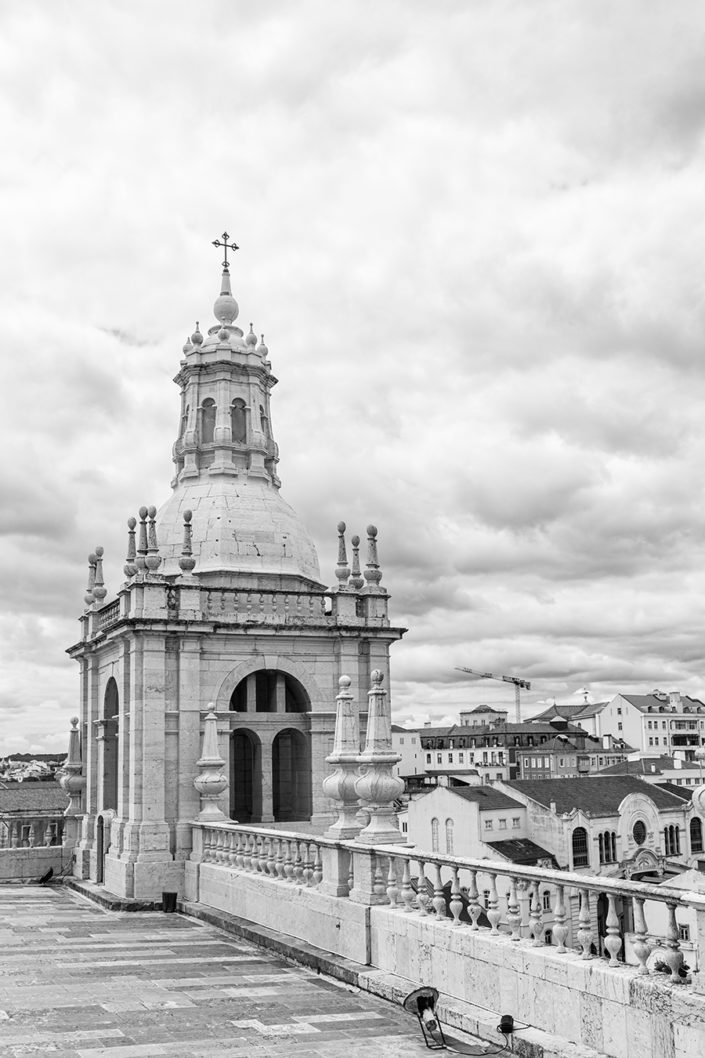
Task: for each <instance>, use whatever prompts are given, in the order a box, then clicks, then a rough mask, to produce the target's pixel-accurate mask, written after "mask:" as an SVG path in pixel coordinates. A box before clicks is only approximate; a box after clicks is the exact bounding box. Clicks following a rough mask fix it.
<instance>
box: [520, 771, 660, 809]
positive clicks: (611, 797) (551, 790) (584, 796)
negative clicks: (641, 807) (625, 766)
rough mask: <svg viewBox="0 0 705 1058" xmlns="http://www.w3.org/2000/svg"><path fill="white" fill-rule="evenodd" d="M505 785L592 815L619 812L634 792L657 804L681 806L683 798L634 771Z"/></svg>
mask: <svg viewBox="0 0 705 1058" xmlns="http://www.w3.org/2000/svg"><path fill="white" fill-rule="evenodd" d="M504 785H505V786H508V787H510V788H511V789H514V790H516V791H517V793H522V794H524V795H525V796H526V797H530V798H531V800H532V801H536V802H537V803H538V804H541V805H545V807H546V808H548V807H550V805H551V802H552V801H555V804H556V811H557V812H558V813H559V814H562V813H563V812H572V811H573V809H574V808H578V809H580V810H582V811H583V812H589V813H590V814H591V815H593V816H611V815H616V813H617V810H618V808H619V806H620V804H621V803H622V801H623V800H624V798H625V797H627V796H628V795H629V794H631V793H640V794H643V795H646V796H647V797H650V798H651V800H652V801H653V802H654V804H655V805H656V807H657V808H679V807H680V806H681V805H680V802H679V801H678V799H677V798H675V797H674V796H673V794H670V793H667V792H666V791H665V790H661V789H659V787H658V786H655V785H649V784H646V783H644V782H643V780H642V779H639V778H637V777H636V776H634V775H609V776H608V775H593V776H591V777H589V778H579V779H507V780H506V781H505V783H504Z"/></svg>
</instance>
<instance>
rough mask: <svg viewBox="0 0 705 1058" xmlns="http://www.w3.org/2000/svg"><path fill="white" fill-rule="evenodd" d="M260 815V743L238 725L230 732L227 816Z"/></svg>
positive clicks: (244, 819)
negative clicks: (228, 811)
mask: <svg viewBox="0 0 705 1058" xmlns="http://www.w3.org/2000/svg"><path fill="white" fill-rule="evenodd" d="M261 815H262V745H261V743H260V740H259V738H258V737H257V735H255V734H254V732H252V731H248V730H246V729H245V728H237V729H236V730H235V731H233V733H232V735H231V736H230V818H231V819H236V820H237V821H238V823H252V822H257V821H258V820H259V819H260V817H261Z"/></svg>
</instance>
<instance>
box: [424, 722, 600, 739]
mask: <svg viewBox="0 0 705 1058" xmlns="http://www.w3.org/2000/svg"><path fill="white" fill-rule="evenodd" d="M557 730H558V729H557V728H556V727H554V725H553V724H552V723H550V722H549V721H545V722H541V723H537V722H535V721H533V720H522V721H521V722H520V723H516V722H512V721H506V722H504V723H500V724H476V725H475V726H471V725H469V724H452V725H451V726H450V727H422V728H419V735H421V737H422V738H447V737H448V736H450V737H452V738H481V737H483V736H484V735H520V734H524V735H536V734H539V735H555V734H556V732H557ZM560 733H561V734H568V735H571V734H572V735H575V736H580V737H581V738H585V737H586V735H585V732H584V731H583V729H582V728H580V727H577V726H576V725H575V724H566V726H565V727H564V728H561V729H560Z"/></svg>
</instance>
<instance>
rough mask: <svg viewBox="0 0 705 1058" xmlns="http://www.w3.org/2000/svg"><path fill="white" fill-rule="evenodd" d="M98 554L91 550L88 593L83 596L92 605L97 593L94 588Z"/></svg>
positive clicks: (88, 604) (87, 604)
mask: <svg viewBox="0 0 705 1058" xmlns="http://www.w3.org/2000/svg"><path fill="white" fill-rule="evenodd" d="M96 561H97V559H96V556H95V555H94V554H93V552H92V551H91V553H90V555H89V556H88V587H87V588H86V594H85V595H84V596H83V601H84V602H85V604H86V606H92V605H93V603H94V602H95V594H94V591H93V589H94V588H95V564H96Z"/></svg>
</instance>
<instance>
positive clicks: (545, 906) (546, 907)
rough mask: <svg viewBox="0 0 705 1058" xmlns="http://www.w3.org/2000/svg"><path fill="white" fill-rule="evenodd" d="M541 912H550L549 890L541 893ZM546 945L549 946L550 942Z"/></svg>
mask: <svg viewBox="0 0 705 1058" xmlns="http://www.w3.org/2000/svg"><path fill="white" fill-rule="evenodd" d="M543 910H544V911H550V910H551V890H550V889H544V891H543ZM548 943H549V944H550V943H551V942H550V941H549V942H548Z"/></svg>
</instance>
